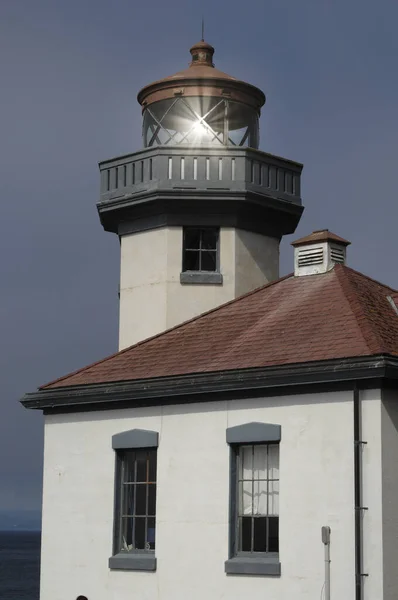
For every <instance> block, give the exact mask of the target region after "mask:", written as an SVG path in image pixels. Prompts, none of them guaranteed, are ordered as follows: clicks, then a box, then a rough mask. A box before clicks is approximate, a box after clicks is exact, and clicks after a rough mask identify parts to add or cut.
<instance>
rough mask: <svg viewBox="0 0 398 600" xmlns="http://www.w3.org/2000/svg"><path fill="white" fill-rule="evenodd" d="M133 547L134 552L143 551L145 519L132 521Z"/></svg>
mask: <svg viewBox="0 0 398 600" xmlns="http://www.w3.org/2000/svg"><path fill="white" fill-rule="evenodd" d="M134 525H135V527H134V529H135V532H134V533H135V535H134V537H135V545H134V549H136V550H145V517H136V518H135V519H134Z"/></svg>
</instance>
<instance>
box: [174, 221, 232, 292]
mask: <svg viewBox="0 0 398 600" xmlns="http://www.w3.org/2000/svg"><path fill="white" fill-rule="evenodd" d="M180 282H181V283H202V284H222V275H221V272H220V228H219V227H195V226H192V227H191V226H189V227H183V228H182V270H181V275H180Z"/></svg>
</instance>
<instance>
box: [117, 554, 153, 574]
mask: <svg viewBox="0 0 398 600" xmlns="http://www.w3.org/2000/svg"><path fill="white" fill-rule="evenodd" d="M109 568H110V569H118V570H120V571H156V557H155V555H153V554H135V553H129V554H127V553H120V554H116V555H115V556H111V557H110V559H109Z"/></svg>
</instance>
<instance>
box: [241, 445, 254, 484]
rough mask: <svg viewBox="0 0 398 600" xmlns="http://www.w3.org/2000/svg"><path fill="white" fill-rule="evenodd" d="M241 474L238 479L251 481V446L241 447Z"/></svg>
mask: <svg viewBox="0 0 398 600" xmlns="http://www.w3.org/2000/svg"><path fill="white" fill-rule="evenodd" d="M240 457H241V460H240V462H241V465H242V472H241V474H240V476H239V477H240V479H250V480H251V479H252V476H253V471H252V464H253V463H252V459H253V446H242V447H241V449H240Z"/></svg>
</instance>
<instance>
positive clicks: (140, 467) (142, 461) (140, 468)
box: [136, 451, 148, 481]
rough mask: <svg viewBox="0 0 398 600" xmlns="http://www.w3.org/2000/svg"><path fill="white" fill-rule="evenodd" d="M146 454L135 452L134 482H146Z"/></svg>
mask: <svg viewBox="0 0 398 600" xmlns="http://www.w3.org/2000/svg"><path fill="white" fill-rule="evenodd" d="M147 457H148V453H147V452H143V451H141V452H137V454H136V461H137V479H136V481H147Z"/></svg>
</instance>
